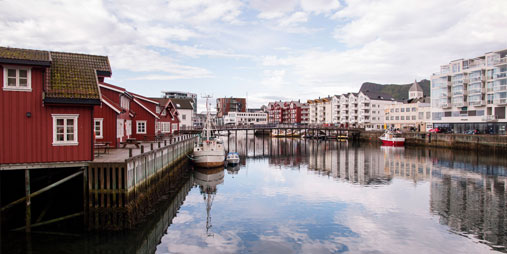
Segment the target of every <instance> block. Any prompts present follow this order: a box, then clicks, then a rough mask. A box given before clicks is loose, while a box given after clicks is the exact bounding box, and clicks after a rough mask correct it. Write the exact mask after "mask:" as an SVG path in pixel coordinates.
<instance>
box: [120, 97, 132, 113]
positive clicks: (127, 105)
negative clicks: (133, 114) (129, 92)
mask: <svg viewBox="0 0 507 254" xmlns="http://www.w3.org/2000/svg"><path fill="white" fill-rule="evenodd" d="M120 106H121V107H122V108H124V109H126V110H129V109H130V100H129V99H128V98H127V97H125V96H121V97H120Z"/></svg>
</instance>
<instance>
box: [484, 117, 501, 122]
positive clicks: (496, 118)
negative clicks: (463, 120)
mask: <svg viewBox="0 0 507 254" xmlns="http://www.w3.org/2000/svg"><path fill="white" fill-rule="evenodd" d="M482 120H483V121H487V122H494V121H496V120H498V117H497V116H495V115H486V116H483V117H482Z"/></svg>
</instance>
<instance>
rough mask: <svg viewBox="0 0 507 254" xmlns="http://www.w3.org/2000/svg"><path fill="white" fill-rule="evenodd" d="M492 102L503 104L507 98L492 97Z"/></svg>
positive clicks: (506, 101)
mask: <svg viewBox="0 0 507 254" xmlns="http://www.w3.org/2000/svg"><path fill="white" fill-rule="evenodd" d="M493 103H494V104H498V105H505V104H507V98H501V99H494V100H493Z"/></svg>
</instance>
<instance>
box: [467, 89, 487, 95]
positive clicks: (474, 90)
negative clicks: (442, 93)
mask: <svg viewBox="0 0 507 254" xmlns="http://www.w3.org/2000/svg"><path fill="white" fill-rule="evenodd" d="M481 93H484V88H474V89H470V90H468V94H469V95H471V94H481Z"/></svg>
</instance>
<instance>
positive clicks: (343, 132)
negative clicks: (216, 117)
mask: <svg viewBox="0 0 507 254" xmlns="http://www.w3.org/2000/svg"><path fill="white" fill-rule="evenodd" d="M274 130H275V132H277V133H280V132H285V133H288V132H291V133H294V132H295V131H297V132H298V133H300V134H301V135H304V136H308V135H309V134H315V133H322V134H324V135H326V136H332V135H336V136H348V138H349V139H354V140H356V139H359V137H360V135H361V132H364V131H365V129H364V128H343V127H337V126H323V125H280V124H279V125H224V126H216V127H215V128H214V130H213V131H217V132H219V133H222V132H227V134H228V135H230V133H231V132H237V131H246V132H247V134H248V131H253V132H254V134H258V135H271V134H272V133H273V131H274ZM201 132H202V128H192V129H185V130H180V131H179V133H180V134H198V133H201Z"/></svg>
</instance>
